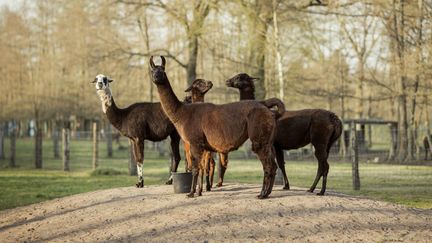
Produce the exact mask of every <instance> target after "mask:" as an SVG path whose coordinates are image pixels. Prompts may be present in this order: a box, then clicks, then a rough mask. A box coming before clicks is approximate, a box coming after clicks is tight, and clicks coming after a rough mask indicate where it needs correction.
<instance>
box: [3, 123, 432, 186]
mask: <svg viewBox="0 0 432 243" xmlns="http://www.w3.org/2000/svg"><path fill="white" fill-rule="evenodd" d="M98 125H99V123H96V122H95V123H93V124H92V130H88V131H78V130H72V129H70V128H63V129H62V130H55V131H52V132H51V133H50V134H49V136H47V135H46V136H45V139H44V144H45V146H46V145H47V143H49V144H50V145H49V146H50V147H52V150H51V151H52V152H49V153H52V155H51V156H50V157H52V158H54V159H57V160H58V161H59V163H62V169H63V170H64V171H70V170H71V166H70V163H71V160H73V159H74V158H73V156H74V154H77V151H74V150H79V149H80V148H79V147H77V146H74V144H75V143H83V142H85V144H86V145H85V146H90V147H91V149H90V148H86V150H85V151H86V152H85V153H84V155H81V157H80V158H84V159H85V160H89V161H91V163H90V164H91V167H90V168H92V169H93V170H95V169H97V168H98V167H99V165H100V161H101V158H102V157H103V158H112V157H113V155H114V154H115V153H118V152H115V151H127V152H122V155H121V156H120V157H117V158H121V159H122V160H124V161H127V163H128V165H127V168H128V171H129V174H131V175H134V174H136V167H135V162H134V160H133V156H132V152H131V149H130V144H129V142H128V140H127V138H125V137H122V136H121V135H120V134H119V133H118V132H117V131H115V129H112V128H111V126H108V127H107V126H105V127H103V128H102V127H100V126H98ZM344 127H345V128H344V133H343V136H341V138H340V139H339V140H338V141H337V142H336V143H335V144H334V145H333V146H332V148H331V150H330V157H329V161H344V162H351V163H352V178H353V188H354V189H359V188H360V175H359V162H370V163H382V162H386V161H389V162H393V161H391V159H392V156H394V153H395V149H396V146H397V143H398V142H399V141H397V130H396V128H395V126H394V125H390V126H381V127H379V126H377V127H374V126H363V127H359V126H358V124H355V123H351V124H347V123H345V126H344ZM426 134H427V130H426V129H418V131H417V140H416V141H417V146H416V148H417V149H416V151H415V156H416V160H417V161H424V160H425V159H426V158H425V157H424V155H425V152H426V151H428V150H430V147H429V148H425V147H424V145H423V143H422V139H423V137H424V136H425V135H426ZM6 139H9V143H6ZM20 139H24V140H29V141H30V142H29V143H31V142H35V140H34V139H32V138H31V137H29V136H19V133H18V131H17V130H16V129H8V130H5V129H0V159H1V160H6V159H9V161H10V162H9V164H8V167H16V166H19V165H17V163H16V160H17V154H16V151H17V149H18V148H17V146H19V145H18V144H17V141H20ZM50 141H51V142H50ZM5 145H7V146H8V147H9V149H8V154H9V156H7V157H6V153H7V152H6V151H5ZM101 148H103V149H101ZM102 151H103V153H102ZM45 153H46V151H45ZM170 154H171V151H170V147H169V141H162V142H157V143H152V142H146V144H145V157H146V158H148V157H152V158H163V157H165V158H168V157H170ZM47 156H48V155H46V154H45V155H44V158H47ZM182 158H183V161H184V156H182ZM230 158H231V159H252V158H255V156H254V154H253V153H252V152H251V146H250V143H249V141H247V142H246V143H245V145H244V146H242V147H241V148H240V149H239V150H238V151H235V152H232V153H230ZM29 159H30V160H31V158H30V157H29ZM285 159H286V160H315V157H314V149H313V147H312V146H311V145H308V146H305V147H303V148H300V149H296V150H290V151H285ZM60 161H61V162H60ZM40 166H42V165H40ZM125 167H126V165H125ZM180 168H181V167H180Z"/></svg>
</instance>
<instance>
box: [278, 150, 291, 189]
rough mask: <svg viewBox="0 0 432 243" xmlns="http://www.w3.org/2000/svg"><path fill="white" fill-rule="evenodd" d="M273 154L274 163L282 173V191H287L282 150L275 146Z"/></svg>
mask: <svg viewBox="0 0 432 243" xmlns="http://www.w3.org/2000/svg"><path fill="white" fill-rule="evenodd" d="M275 154H276V161H277V164H278V167H279V169H280V170H281V171H282V175H283V177H284V182H285V183H284V184H285V185H284V187H283V189H284V190H289V189H290V186H289V181H288V177H287V174H286V171H285V160H284V155H283V150H282V149H281V148H279V147H276V146H275Z"/></svg>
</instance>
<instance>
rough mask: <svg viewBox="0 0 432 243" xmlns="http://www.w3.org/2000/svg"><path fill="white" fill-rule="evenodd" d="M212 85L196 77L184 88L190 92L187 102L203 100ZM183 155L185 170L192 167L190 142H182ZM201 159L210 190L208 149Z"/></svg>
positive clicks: (212, 165)
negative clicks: (185, 163) (185, 164)
mask: <svg viewBox="0 0 432 243" xmlns="http://www.w3.org/2000/svg"><path fill="white" fill-rule="evenodd" d="M212 87H213V83H212V82H211V81H208V80H204V79H196V80H195V81H193V82H192V84H191V85H190V86H189V88H187V89H186V90H185V92H191V96H187V97H185V102H187V103H189V104H190V103H197V102H204V96H205V94H206V93H207V92H208V91H209V90H210V89H211V88H212ZM184 150H185V157H186V162H187V166H188V168H187V170H191V168H192V154H191V151H190V144H189V143H186V142H185V143H184ZM203 160H204V161H205V162H204V163H205V175H206V190H207V191H211V188H212V187H213V176H214V168H215V161H214V159H213V155H212V153H211V152H210V151H206V152H204V154H203Z"/></svg>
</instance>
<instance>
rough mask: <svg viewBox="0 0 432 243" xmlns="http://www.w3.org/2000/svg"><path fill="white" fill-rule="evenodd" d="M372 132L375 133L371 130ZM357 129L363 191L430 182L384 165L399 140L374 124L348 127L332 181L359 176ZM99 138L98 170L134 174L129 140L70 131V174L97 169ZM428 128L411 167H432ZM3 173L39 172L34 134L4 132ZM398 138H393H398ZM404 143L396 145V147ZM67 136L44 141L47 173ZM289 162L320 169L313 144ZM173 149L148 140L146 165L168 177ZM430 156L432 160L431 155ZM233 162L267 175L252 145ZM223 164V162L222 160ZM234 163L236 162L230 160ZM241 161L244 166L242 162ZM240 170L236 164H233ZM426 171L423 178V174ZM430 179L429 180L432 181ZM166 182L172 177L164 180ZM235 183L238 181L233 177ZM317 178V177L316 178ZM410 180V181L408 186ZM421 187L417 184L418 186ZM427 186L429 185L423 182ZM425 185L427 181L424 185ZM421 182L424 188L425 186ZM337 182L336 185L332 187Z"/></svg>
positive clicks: (60, 166) (59, 159) (294, 168)
mask: <svg viewBox="0 0 432 243" xmlns="http://www.w3.org/2000/svg"><path fill="white" fill-rule="evenodd" d="M368 129H370V132H369V130H368ZM353 131H355V136H356V148H357V157H358V161H357V163H358V164H357V168H358V169H357V171H359V172H358V173H359V178H358V179H359V180H360V179H361V181H362V182H364V183H362V189H365V188H366V189H374V190H379V189H380V187H383V184H382V181H379V179H383V178H389V177H392V178H395V179H397V180H398V182H399V183H401V184H403V183H408V184H410V183H414V184H413V186H416V187H418V185H420V184H421V183H420V182H422V181H424V180H430V177H431V175H430V174H427V172H425V173H423V172H421V171H420V175H419V176H417V174H416V173H417V172H413V171H412V170H411V171H410V170H407V168H406V167H395V168H396V169H394V168H392V169H391V170H389V169H388V167H386V166H384V165H386V164H395V163H397V162H396V161H395V160H392V158H391V157H392V153H394V151H392V149H394V146H395V141H393V140H394V138H392V136H393V135H392V134H393V132H394V131H392V130H391V129H389V127H386V126H371V127H370V128H368V127H366V129H362V128H358V127H356V129H355V130H354V129H351V131H350V130H349V127H348V126H347V127H345V133H344V141H342V139H339V140H338V141H337V142H336V143H335V144H334V145H333V146H332V148H331V150H330V156H329V159H328V161H329V163H330V166H331V170H330V176H332V177H333V178H332V182H335V181H338V183H340V185H343V186H346V187H349V188H351V186H352V184H354V180H353V179H354V173H353V174H351V170H352V168H353V167H352V165H353V154H352V151H353V150H352V149H351V148H350V147H351V146H352V144H351V143H352V142H351V140H352V135H353ZM94 134H95V135H96V138H97V144H96V145H97V147H96V148H97V154H96V156H97V165H96V168H114V169H116V170H119V171H121V172H122V173H125V174H126V173H130V168H131V166H132V167H134V166H135V162H134V160H133V156H132V153H131V149H130V144H129V140H128V139H127V138H125V137H123V136H121V135H120V134H119V133H118V132H116V131H104V130H103V129H97V130H96V133H94V132H93V131H70V134H69V143H68V144H69V145H68V150H69V165H68V168H67V169H68V170H69V171H73V172H80V171H91V170H94V169H96V168H95V164H94V163H95V161H94V160H95V157H94V156H95V147H94V146H95V136H93V135H94ZM426 134H427V130H426V129H419V130H418V135H417V139H416V145H417V146H416V147H415V151H414V160H413V161H405V163H406V164H425V165H432V163H431V162H430V161H429V160H425V158H424V157H425V152H426V151H428V150H429V149H430V148H425V147H424V144H423V138H424V137H425V136H426ZM0 135H1V136H0V137H1V139H0V148H1V149H0V150H1V151H2V152H1V153H0V169H2V168H3V169H4V168H7V167H11V166H10V162H9V161H10V160H11V159H12V158H13V159H14V160H15V164H14V167H18V168H20V169H34V168H35V163H34V161H35V152H34V151H35V138H34V137H31V136H18V135H17V136H16V137H15V136H14V135H13V133H11V132H6V133H5V132H3V134H0ZM392 139H393V140H392ZM398 142H399V141H396V145H397V143H398ZM64 143H65V142H64V137H63V139H62V132H61V131H58V132H52V133H51V134H50V136H46V135H45V137H44V139H43V146H42V158H43V159H42V160H43V166H42V168H43V169H44V170H64V169H65V165H64V157H65V156H64ZM13 146H15V155H14V156H12V152H11V151H12V147H13ZM180 151H181V157H182V162H181V163H180V165H179V170H180V171H183V170H184V168H185V167H184V165H185V164H184V163H185V162H184V161H185V159H184V158H185V157H184V153H183V152H182V151H183V144H182V143H180ZM284 156H285V160H286V161H287V165H286V166H288V169H287V172H288V174H289V175H290V176H294V177H295V176H297V177H312V178H313V176H314V173H315V171H316V168H317V162H316V158H315V156H314V148H313V146H312V145H307V146H305V147H303V148H299V149H295V150H288V151H285V154H284ZM170 157H171V149H170V142H169V139H167V140H165V141H162V142H149V141H146V142H145V152H144V158H145V159H144V161H145V163H146V161H149V160H150V161H157V166H159V167H160V168H163V170H166V175H168V173H169V168H170V164H171V160H170ZM429 157H430V156H429ZM229 159H230V161H246V162H248V161H251V160H256V163H255V162H250V163H249V162H248V163H243V164H242V165H241V166H242V167H241V168H238V172H239V174H242V175H243V174H244V177H247V176H248V174H247V173H246V172H245V173H243V171H249V170H250V169H248V167H253V168H254V170H255V171H257V174H259V173H262V172H261V169H260V166H261V165H260V163H259V162H258V161H257V158H256V156H255V155H254V153H253V152H252V151H251V144H250V142H249V141H247V142H246V143H245V144H244V145H243V146H242V147H240V148H239V149H238V150H237V151H233V152H232V153H230V154H229ZM216 160H217V159H216ZM230 163H231V162H230ZM237 163H240V162H237ZM231 166H234V167H235V166H236V163H231V164H230V165H229V167H230V168H232V167H231ZM303 167H307V170H308V171H309V172H308V173H307V174H304V170H302V168H303ZM421 173H423V174H421ZM428 178H429V179H428ZM164 179H166V178H164ZM232 180H234V181H235V180H236V178H233V179H232ZM311 180H312V179H311ZM404 180H408V181H407V182H403V181H404ZM416 181H417V182H418V183H420V184H415V183H417V182H416ZM422 183H423V182H422ZM423 184H424V183H423ZM423 184H421V185H423ZM331 185H332V184H330V188H331V187H332V186H331ZM384 185H385V186H388V187H390V188H395V189H396V188H398V186H399V185H400V184H394V183H387V184H384Z"/></svg>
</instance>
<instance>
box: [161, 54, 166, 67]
mask: <svg viewBox="0 0 432 243" xmlns="http://www.w3.org/2000/svg"><path fill="white" fill-rule="evenodd" d="M160 58H161V60H162V67H165V64H166V60H165V57H164V56H160Z"/></svg>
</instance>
